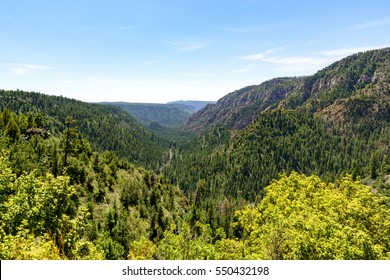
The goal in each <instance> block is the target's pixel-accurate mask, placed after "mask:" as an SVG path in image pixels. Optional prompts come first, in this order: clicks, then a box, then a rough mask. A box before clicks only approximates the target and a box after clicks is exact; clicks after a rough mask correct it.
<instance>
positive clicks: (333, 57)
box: [230, 45, 387, 74]
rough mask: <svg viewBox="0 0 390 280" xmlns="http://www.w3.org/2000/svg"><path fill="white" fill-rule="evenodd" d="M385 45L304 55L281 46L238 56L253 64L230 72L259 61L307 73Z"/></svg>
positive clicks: (251, 66)
mask: <svg viewBox="0 0 390 280" xmlns="http://www.w3.org/2000/svg"><path fill="white" fill-rule="evenodd" d="M384 47H387V46H385V45H381V46H367V47H356V48H341V49H332V50H325V51H321V52H312V53H308V54H306V55H286V54H283V53H281V52H278V51H280V50H283V48H277V49H271V50H266V51H264V52H261V53H257V54H251V55H245V56H242V57H240V58H241V59H242V60H247V61H251V62H252V63H255V64H254V65H253V64H252V65H249V66H248V67H246V68H243V69H241V70H237V71H232V72H230V73H240V72H246V71H249V70H250V69H251V68H253V67H255V66H258V65H260V63H266V65H267V67H277V68H278V69H280V70H281V71H284V72H293V71H297V72H298V73H297V74H300V73H309V72H312V71H316V70H319V69H320V68H321V67H325V66H327V65H329V64H331V63H333V62H335V61H337V60H340V59H342V58H344V57H346V56H348V55H352V54H354V53H358V52H363V51H368V50H373V49H380V48H384Z"/></svg>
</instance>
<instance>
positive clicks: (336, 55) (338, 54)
mask: <svg viewBox="0 0 390 280" xmlns="http://www.w3.org/2000/svg"><path fill="white" fill-rule="evenodd" d="M386 47H388V45H378V46H367V47H358V48H343V49H335V50H328V51H323V52H318V53H317V54H319V55H322V56H325V57H331V58H332V59H340V58H343V57H346V56H348V55H351V54H354V53H358V52H364V51H368V50H374V49H382V48H386Z"/></svg>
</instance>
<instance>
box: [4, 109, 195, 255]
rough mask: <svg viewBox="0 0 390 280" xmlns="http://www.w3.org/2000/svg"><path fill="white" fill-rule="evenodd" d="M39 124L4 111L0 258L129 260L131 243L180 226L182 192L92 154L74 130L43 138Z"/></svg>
mask: <svg viewBox="0 0 390 280" xmlns="http://www.w3.org/2000/svg"><path fill="white" fill-rule="evenodd" d="M40 117H41V115H39V114H35V113H28V114H15V113H14V112H12V111H9V110H8V109H7V110H4V111H3V112H0V221H1V222H0V258H1V259H126V258H127V257H128V255H129V252H130V250H131V244H132V243H133V242H135V241H138V240H139V239H146V240H151V241H150V242H158V241H159V240H160V239H162V238H163V235H164V231H165V230H167V229H168V228H169V227H170V226H172V225H177V226H179V225H180V224H181V222H182V219H183V217H184V215H185V213H186V212H187V208H188V202H187V199H186V198H185V196H184V195H183V194H182V192H181V191H180V190H179V189H178V188H177V187H175V186H172V185H170V184H168V183H167V181H166V179H165V178H163V177H162V176H158V175H156V174H155V173H153V172H152V171H147V170H145V169H142V168H138V167H135V166H134V165H133V164H131V163H129V162H127V161H125V160H121V159H119V158H118V157H117V156H116V155H115V154H114V153H113V152H108V151H105V152H96V151H94V150H93V149H92V148H91V146H90V144H89V142H88V140H86V139H85V138H83V137H82V135H81V134H80V133H79V132H78V130H77V127H76V126H75V125H74V124H73V125H68V126H67V128H66V129H65V130H64V131H63V133H62V132H60V133H58V134H57V135H55V136H54V135H48V134H46V133H43V132H45V131H46V129H45V128H43V127H41V126H39V121H41V119H40ZM37 121H38V122H37ZM67 122H68V123H69V122H70V121H69V119H68V121H67ZM49 130H50V127H49ZM41 132H42V133H41Z"/></svg>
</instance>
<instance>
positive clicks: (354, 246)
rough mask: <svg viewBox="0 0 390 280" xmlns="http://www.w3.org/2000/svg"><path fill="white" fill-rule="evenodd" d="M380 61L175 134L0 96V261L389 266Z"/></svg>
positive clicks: (211, 110)
mask: <svg viewBox="0 0 390 280" xmlns="http://www.w3.org/2000/svg"><path fill="white" fill-rule="evenodd" d="M389 85H390V49H389V48H387V49H381V50H374V51H369V52H365V53H359V54H355V55H353V56H350V57H347V58H345V59H343V60H341V61H339V62H336V63H334V64H332V65H330V66H329V67H327V68H325V69H323V70H320V71H319V72H317V73H316V74H315V75H312V76H308V77H292V78H277V79H273V80H270V81H267V82H265V83H262V84H260V85H258V86H249V87H246V88H243V89H241V90H238V91H235V92H233V93H231V94H228V95H227V96H225V97H224V98H222V99H221V100H219V101H218V102H217V103H216V104H210V105H207V106H206V107H205V108H203V109H201V110H200V111H199V112H197V113H195V114H193V115H192V116H191V117H190V118H189V122H188V124H187V125H186V126H184V127H182V128H181V129H177V128H176V129H172V128H169V127H164V126H163V125H161V123H159V122H157V121H154V122H152V123H150V124H149V125H148V126H143V125H142V124H141V123H140V122H139V121H137V120H136V119H134V118H133V117H132V116H130V115H128V113H127V112H125V111H122V110H121V109H119V108H117V107H113V106H109V105H101V104H87V103H84V102H80V101H76V100H72V99H67V98H64V97H56V96H47V95H44V94H40V93H34V92H23V91H5V90H2V91H0V216H1V219H0V221H1V222H0V258H1V259H390V86H389Z"/></svg>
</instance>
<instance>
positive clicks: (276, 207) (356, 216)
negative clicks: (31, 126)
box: [236, 173, 390, 259]
mask: <svg viewBox="0 0 390 280" xmlns="http://www.w3.org/2000/svg"><path fill="white" fill-rule="evenodd" d="M236 215H237V222H236V227H237V228H239V230H240V231H241V235H242V239H243V241H244V247H245V258H247V259H258V258H260V259H386V258H389V257H390V255H389V252H390V239H389V236H390V235H389V234H390V222H389V221H390V219H389V218H390V209H389V208H388V207H386V206H385V205H384V198H383V197H382V196H381V195H374V194H373V193H372V192H371V190H370V188H369V187H367V186H364V185H362V184H361V183H359V182H356V181H353V180H352V179H351V177H350V176H347V177H344V178H343V179H341V180H340V181H338V182H336V183H335V184H326V183H324V182H322V181H321V180H320V179H319V178H318V177H317V176H309V177H307V176H304V175H299V174H297V173H292V174H291V175H290V176H289V177H287V176H285V175H283V176H282V177H281V178H280V179H279V180H277V181H274V182H272V184H271V185H270V186H268V187H267V188H266V195H265V197H264V199H263V200H262V201H261V203H260V204H258V205H257V206H256V207H249V206H248V207H245V208H244V209H242V210H240V211H238V212H237V214H236Z"/></svg>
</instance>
